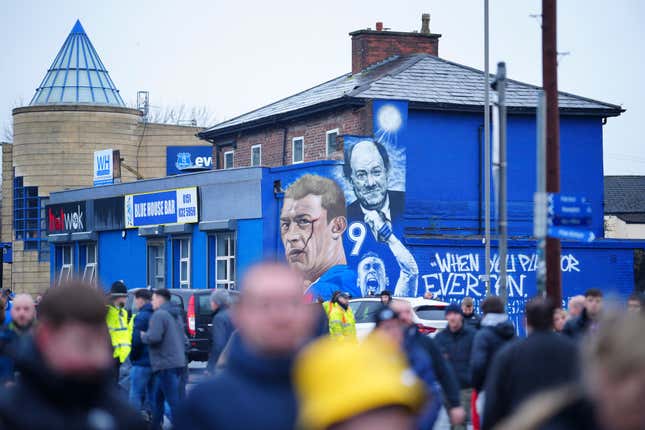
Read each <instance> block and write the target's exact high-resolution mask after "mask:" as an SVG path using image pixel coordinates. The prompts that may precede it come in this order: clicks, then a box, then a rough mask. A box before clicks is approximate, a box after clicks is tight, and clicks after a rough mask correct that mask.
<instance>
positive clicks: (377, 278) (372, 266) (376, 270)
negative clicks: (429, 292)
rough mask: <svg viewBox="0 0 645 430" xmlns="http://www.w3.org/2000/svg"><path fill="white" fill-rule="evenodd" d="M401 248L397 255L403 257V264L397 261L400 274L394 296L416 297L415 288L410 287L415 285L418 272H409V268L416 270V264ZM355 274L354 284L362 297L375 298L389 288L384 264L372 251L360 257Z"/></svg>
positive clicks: (404, 249)
mask: <svg viewBox="0 0 645 430" xmlns="http://www.w3.org/2000/svg"><path fill="white" fill-rule="evenodd" d="M401 246H402V250H400V251H399V254H400V255H405V264H402V263H401V262H400V260H401V259H397V261H399V269H400V272H399V280H398V281H397V283H396V287H395V288H394V295H395V296H398V297H416V295H417V291H416V288H414V289H413V290H411V289H410V286H412V285H413V286H416V285H417V278H418V276H419V270H418V269H417V270H416V271H412V272H411V271H410V270H409V268H410V267H412V268H416V267H417V263H416V262H415V261H414V257H412V254H410V251H408V250H407V248H405V247H403V245H401ZM357 272H358V277H357V279H356V284H357V285H358V288H359V289H360V290H361V294H363V297H367V296H376V295H378V294H379V293H380V292H382V291H384V290H387V289H388V287H389V286H390V278H388V276H387V274H386V273H385V263H384V262H383V260H382V259H381V257H379V256H378V255H377V254H376V253H374V252H372V251H368V252H366V253H365V254H364V255H363V256H361V260H360V261H359V263H358V268H357ZM412 278H413V279H412Z"/></svg>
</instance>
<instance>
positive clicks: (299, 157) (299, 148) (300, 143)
mask: <svg viewBox="0 0 645 430" xmlns="http://www.w3.org/2000/svg"><path fill="white" fill-rule="evenodd" d="M291 152H292V162H293V163H302V162H303V161H304V159H305V138H304V137H294V138H293V141H292V145H291Z"/></svg>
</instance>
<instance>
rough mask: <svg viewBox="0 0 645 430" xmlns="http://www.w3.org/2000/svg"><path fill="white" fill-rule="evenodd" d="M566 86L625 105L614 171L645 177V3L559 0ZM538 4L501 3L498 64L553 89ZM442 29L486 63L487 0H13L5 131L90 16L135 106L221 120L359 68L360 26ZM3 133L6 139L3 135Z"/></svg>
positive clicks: (494, 31) (531, 0) (616, 134)
mask: <svg viewBox="0 0 645 430" xmlns="http://www.w3.org/2000/svg"><path fill="white" fill-rule="evenodd" d="M558 3H559V4H558V51H559V52H561V53H567V54H566V55H562V56H561V57H560V61H559V67H558V78H559V89H560V90H561V91H567V92H570V93H573V94H577V95H582V96H585V97H589V98H593V99H598V100H602V101H605V102H609V103H613V104H618V105H621V106H622V107H623V108H624V109H626V112H625V113H623V114H622V115H621V116H619V117H618V118H609V119H608V122H607V124H606V125H605V126H604V128H603V134H604V149H603V150H604V173H605V175H612V174H613V175H629V174H639V175H645V138H644V137H643V133H642V132H641V128H640V127H641V123H642V122H643V119H644V118H645V104H644V102H643V101H644V100H645V84H644V81H645V49H644V48H643V47H642V46H641V43H642V41H643V40H645V26H643V25H642V20H643V18H645V2H643V1H641V0H617V1H614V2H607V1H606V0H605V1H601V0H587V1H584V2H583V1H579V0H578V1H576V0H560V1H559V2H558ZM540 10H541V1H539V0H522V1H517V0H490V18H491V23H490V28H491V33H490V52H491V55H490V68H491V71H493V72H494V70H495V65H496V63H497V62H498V61H505V62H506V65H507V72H508V76H509V77H510V78H512V79H516V80H519V81H523V82H528V83H531V84H536V85H540V84H541V80H542V69H541V29H540V20H539V18H537V17H532V16H531V15H536V14H537V15H539V14H540ZM424 12H428V13H430V14H431V21H430V30H431V31H432V32H434V33H441V34H442V37H441V39H440V43H439V56H441V57H443V58H446V59H448V60H451V61H455V62H457V63H461V64H465V65H468V66H472V67H475V68H478V69H481V70H483V68H484V55H483V44H484V42H483V40H484V39H483V34H484V30H483V0H479V1H477V0H424V1H417V0H398V1H385V0H351V1H350V0H325V1H318V2H314V1H302V0H274V1H272V2H266V1H257V0H256V1H253V2H251V1H244V0H239V1H230V0H226V1H221V0H203V1H198V0H186V1H183V2H179V1H163V0H157V1H148V0H141V1H138V2H132V1H121V0H112V1H109V2H98V1H94V2H91V1H87V0H83V1H73V0H58V1H56V2H52V1H40V0H39V1H35V0H34V1H24V2H19V1H10V2H7V3H5V4H4V5H3V12H2V16H1V17H0V23H1V25H0V40H2V41H3V42H2V60H1V61H0V82H1V83H2V87H1V90H0V125H1V127H2V128H0V131H4V130H6V129H7V127H9V126H10V124H11V109H13V108H14V107H18V106H23V105H27V104H28V103H29V101H30V100H31V98H32V96H33V94H34V91H35V89H36V87H37V86H38V84H39V83H40V82H41V80H42V79H43V77H44V75H45V73H46V71H47V68H48V67H49V66H50V64H51V62H52V60H53V59H54V57H55V55H56V54H57V52H58V50H59V49H60V47H61V46H62V44H63V42H64V41H65V38H66V37H67V35H68V33H69V32H70V30H71V28H72V27H73V25H74V23H75V21H76V19H80V20H81V22H82V24H83V26H84V28H85V31H86V32H87V34H88V36H89V37H90V40H91V41H92V43H93V44H94V47H95V48H96V50H97V52H98V54H99V56H100V57H101V59H102V61H103V63H104V64H105V65H106V67H107V69H108V71H109V73H110V76H111V77H112V80H113V81H114V83H115V85H116V86H117V88H118V89H119V90H120V92H121V96H122V97H123V99H124V100H125V102H126V103H127V104H129V105H132V106H134V105H136V94H137V91H139V90H147V91H149V92H150V105H151V108H152V111H153V113H154V112H155V111H160V110H162V109H164V108H169V107H178V106H181V105H185V106H187V107H197V108H206V109H207V110H208V112H210V114H211V116H212V118H213V121H215V122H220V121H223V120H225V119H228V118H231V117H233V116H237V115H239V114H241V113H244V112H246V111H249V110H251V109H255V108H257V107H260V106H263V105H265V104H268V103H271V102H272V101H275V100H278V99H281V98H284V97H286V96H288V95H291V94H293V93H295V92H298V91H302V90H304V89H306V88H309V87H311V86H314V85H316V84H319V83H321V82H324V81H327V80H329V79H331V78H334V77H336V76H339V75H341V74H343V73H346V72H348V71H350V70H351V42H350V37H349V36H348V33H349V32H350V31H353V30H358V29H363V28H367V27H371V28H374V27H375V23H376V22H377V21H382V22H383V23H384V26H385V27H386V28H391V29H392V30H398V31H411V30H418V29H420V26H421V14H422V13H424ZM4 134H5V133H2V136H1V138H4Z"/></svg>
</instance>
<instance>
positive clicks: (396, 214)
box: [343, 139, 419, 296]
mask: <svg viewBox="0 0 645 430" xmlns="http://www.w3.org/2000/svg"><path fill="white" fill-rule="evenodd" d="M390 169H391V165H390V158H389V156H388V153H387V149H386V148H385V146H383V144H382V143H380V142H378V141H375V140H373V139H363V140H360V141H358V142H356V143H355V144H353V145H350V146H348V148H347V149H346V151H345V164H344V166H343V171H344V172H343V173H344V176H345V178H346V179H347V181H348V182H349V184H350V185H351V186H352V188H353V190H354V194H355V195H356V201H354V202H353V203H352V204H351V205H350V206H349V207H348V214H349V220H350V222H351V221H352V220H359V221H363V222H364V223H365V224H366V225H367V226H368V227H369V230H370V231H371V232H372V236H373V237H374V239H375V240H376V242H377V244H378V243H380V244H385V245H387V247H388V248H389V251H390V252H391V254H392V256H393V257H394V258H395V259H396V262H397V264H398V266H399V269H400V272H399V279H398V281H397V284H396V289H395V291H394V295H395V296H416V294H417V286H418V278H419V268H418V266H417V263H416V261H415V259H414V257H413V256H412V254H411V253H410V251H409V250H408V249H407V248H406V247H405V246H404V245H403V243H402V242H401V241H400V240H399V238H398V237H397V235H396V234H395V232H394V230H393V226H392V224H393V222H395V221H396V220H398V219H399V218H400V217H401V215H402V214H403V209H404V196H405V193H404V192H402V191H394V190H389V189H388V177H389V174H390ZM377 248H380V246H378V245H375V246H370V247H369V249H370V250H371V251H376V250H377ZM381 263H383V261H382V260H381ZM359 267H360V266H359ZM359 272H360V270H359ZM378 292H380V291H378Z"/></svg>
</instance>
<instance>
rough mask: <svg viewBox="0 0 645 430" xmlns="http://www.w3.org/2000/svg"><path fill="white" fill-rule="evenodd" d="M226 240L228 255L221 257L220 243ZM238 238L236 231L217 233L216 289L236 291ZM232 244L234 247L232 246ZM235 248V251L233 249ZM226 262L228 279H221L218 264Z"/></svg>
mask: <svg viewBox="0 0 645 430" xmlns="http://www.w3.org/2000/svg"><path fill="white" fill-rule="evenodd" d="M227 239H231V240H227ZM220 240H226V246H225V247H226V251H225V252H226V254H225V255H219V253H218V250H219V246H218V245H219V241H220ZM236 242H237V238H236V237H235V232H234V231H218V232H216V233H215V288H221V287H224V288H226V289H229V290H234V289H235V259H236V258H235V257H236V255H235V254H236V251H237V243H236ZM231 243H232V246H231ZM231 248H233V249H231ZM219 261H224V262H225V264H226V272H227V275H228V276H227V277H226V279H219V274H218V273H217V271H218V266H219V264H218V262H219Z"/></svg>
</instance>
